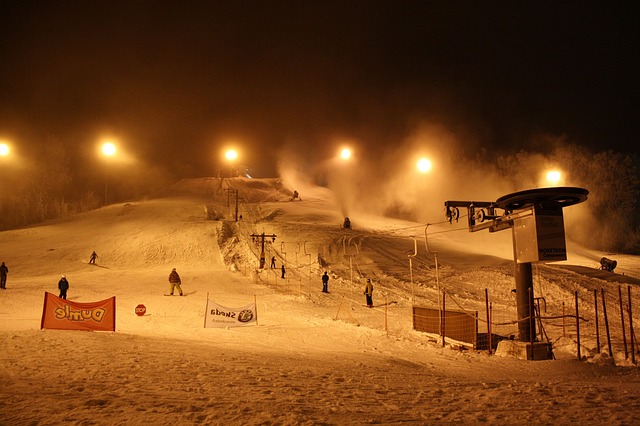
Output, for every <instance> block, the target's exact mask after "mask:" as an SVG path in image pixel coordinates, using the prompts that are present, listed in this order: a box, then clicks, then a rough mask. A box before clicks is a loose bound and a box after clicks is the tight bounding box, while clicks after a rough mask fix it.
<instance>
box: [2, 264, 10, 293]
mask: <svg viewBox="0 0 640 426" xmlns="http://www.w3.org/2000/svg"><path fill="white" fill-rule="evenodd" d="M8 273H9V268H7V265H5V264H4V262H2V265H0V288H1V289H3V290H6V288H7V274H8Z"/></svg>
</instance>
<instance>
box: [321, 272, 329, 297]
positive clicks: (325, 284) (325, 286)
mask: <svg viewBox="0 0 640 426" xmlns="http://www.w3.org/2000/svg"><path fill="white" fill-rule="evenodd" d="M322 292H323V293H329V275H328V274H327V271H324V274H322Z"/></svg>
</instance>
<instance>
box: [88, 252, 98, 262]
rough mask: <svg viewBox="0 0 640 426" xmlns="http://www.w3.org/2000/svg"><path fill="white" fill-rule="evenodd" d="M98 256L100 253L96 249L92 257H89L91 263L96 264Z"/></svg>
mask: <svg viewBox="0 0 640 426" xmlns="http://www.w3.org/2000/svg"><path fill="white" fill-rule="evenodd" d="M97 258H98V255H97V254H96V252H95V251H94V252H93V253H91V257H90V258H89V263H93V264H94V265H95V263H96V259H97Z"/></svg>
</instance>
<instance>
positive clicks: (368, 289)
mask: <svg viewBox="0 0 640 426" xmlns="http://www.w3.org/2000/svg"><path fill="white" fill-rule="evenodd" d="M364 295H365V298H366V299H367V306H368V307H370V308H373V284H371V280H370V279H369V278H367V285H366V286H365V287H364Z"/></svg>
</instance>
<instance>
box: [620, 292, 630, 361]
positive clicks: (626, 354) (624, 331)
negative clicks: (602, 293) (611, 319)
mask: <svg viewBox="0 0 640 426" xmlns="http://www.w3.org/2000/svg"><path fill="white" fill-rule="evenodd" d="M618 300H619V301H620V321H621V322H622V342H623V343H624V359H629V351H628V350H627V330H625V329H624V309H623V308H622V287H620V286H618Z"/></svg>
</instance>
